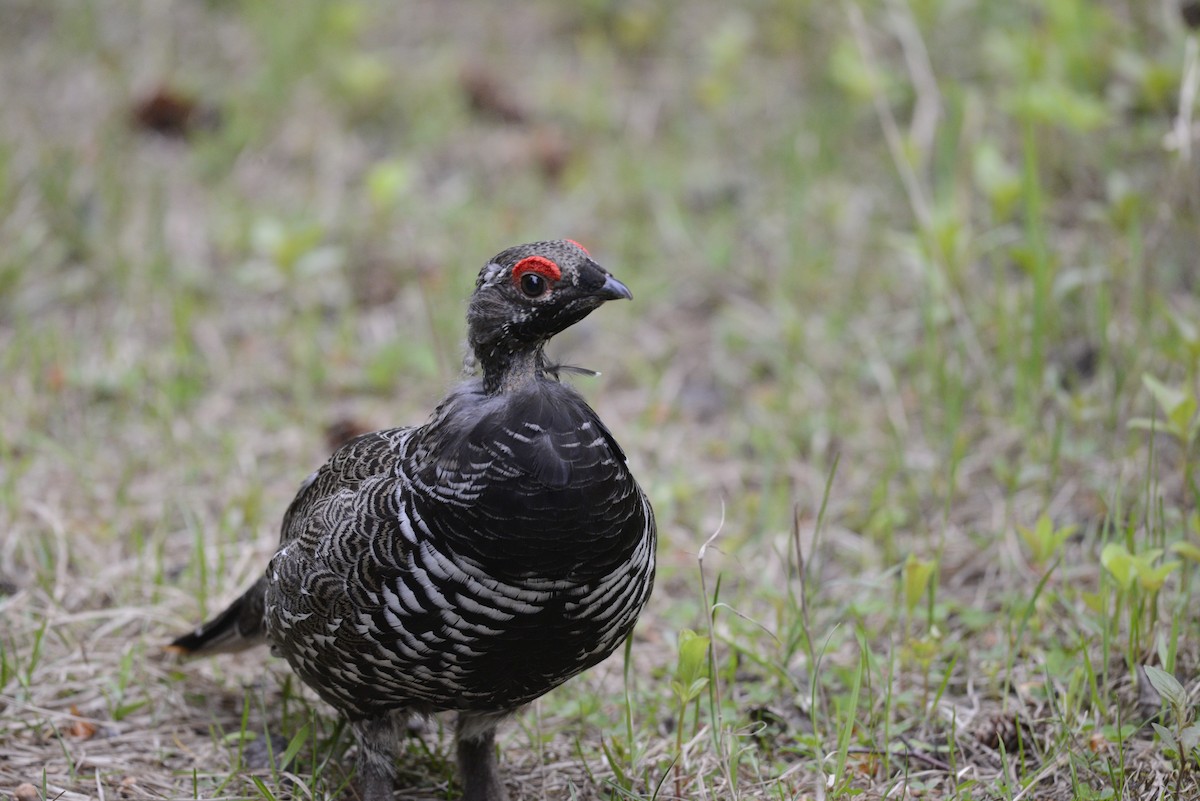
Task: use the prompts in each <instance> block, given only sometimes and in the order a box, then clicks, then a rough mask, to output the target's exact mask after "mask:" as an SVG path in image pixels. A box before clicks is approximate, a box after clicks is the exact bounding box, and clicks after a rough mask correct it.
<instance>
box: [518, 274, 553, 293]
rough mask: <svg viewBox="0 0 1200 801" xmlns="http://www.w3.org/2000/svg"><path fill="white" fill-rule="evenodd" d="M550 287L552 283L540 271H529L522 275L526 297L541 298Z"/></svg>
mask: <svg viewBox="0 0 1200 801" xmlns="http://www.w3.org/2000/svg"><path fill="white" fill-rule="evenodd" d="M549 288H550V283H549V282H548V281H547V280H546V278H545V276H542V275H539V274H538V273H534V272H529V273H525V274H524V275H522V276H521V291H522V292H524V293H525V297H528V298H539V297H541V296H542V295H544V294H546V290H547V289H549Z"/></svg>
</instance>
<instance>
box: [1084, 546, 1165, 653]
mask: <svg viewBox="0 0 1200 801" xmlns="http://www.w3.org/2000/svg"><path fill="white" fill-rule="evenodd" d="M1162 555H1163V551H1162V549H1161V548H1150V549H1147V550H1145V551H1143V552H1141V553H1139V554H1134V553H1131V552H1130V551H1129V549H1128V548H1126V547H1125V546H1124V545H1121V544H1118V543H1115V542H1110V543H1109V544H1108V545H1105V546H1104V550H1103V551H1101V552H1100V564H1101V565H1102V566H1103V567H1104V569H1105V570H1107V571H1108V573H1109V574H1110V575H1111V576H1112V577H1113V578H1114V579H1115V580H1116V582H1117V599H1116V609H1115V610H1114V615H1113V617H1114V619H1119V618H1120V617H1121V612H1122V609H1128V610H1129V657H1130V661H1131V662H1133V661H1137V660H1136V659H1135V657H1136V655H1137V654H1140V653H1142V652H1144V651H1145V650H1146V648H1147V646H1148V643H1149V642H1150V640H1151V638H1152V636H1153V632H1154V627H1155V625H1156V624H1157V623H1158V594H1159V591H1160V590H1161V589H1162V587H1163V584H1164V583H1166V580H1167V577H1168V576H1169V575H1171V573H1173V572H1174V571H1175V570H1176V569H1178V568H1179V564H1180V563H1179V562H1178V561H1171V562H1165V563H1163V564H1157V562H1158V561H1159V559H1160V558H1161V557H1162Z"/></svg>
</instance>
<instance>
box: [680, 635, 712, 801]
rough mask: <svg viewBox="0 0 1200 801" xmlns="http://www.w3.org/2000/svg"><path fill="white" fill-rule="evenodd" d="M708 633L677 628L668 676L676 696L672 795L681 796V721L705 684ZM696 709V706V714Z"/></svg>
mask: <svg viewBox="0 0 1200 801" xmlns="http://www.w3.org/2000/svg"><path fill="white" fill-rule="evenodd" d="M708 643H709V640H708V637H705V636H704V635H702V634H697V633H696V632H694V631H692V630H691V629H684V630H683V631H681V632H679V661H678V662H677V664H676V665H675V677H674V678H673V679H671V694H672V695H673V696H674V699H675V709H676V717H675V795H676V797H678V798H683V797H684V796H683V792H682V788H683V776H682V773H681V771H682V767H683V765H682V763H683V723H684V719H685V718H686V716H687V708H688V706H689V705H690V704H691V703H692V702H693V701H696V700H697V699H699V698H700V696H701V694H703V692H704V690H705V688H706V687H708V678H709V664H708ZM698 714H699V710H697V715H698Z"/></svg>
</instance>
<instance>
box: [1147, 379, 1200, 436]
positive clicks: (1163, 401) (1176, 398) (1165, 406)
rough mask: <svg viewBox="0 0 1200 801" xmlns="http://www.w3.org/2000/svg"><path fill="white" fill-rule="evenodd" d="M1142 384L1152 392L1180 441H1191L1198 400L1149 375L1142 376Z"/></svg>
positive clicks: (1173, 432) (1171, 429)
mask: <svg viewBox="0 0 1200 801" xmlns="http://www.w3.org/2000/svg"><path fill="white" fill-rule="evenodd" d="M1142 384H1144V385H1145V386H1146V388H1147V389H1148V390H1150V394H1152V395H1153V396H1154V400H1155V402H1156V403H1158V407H1159V408H1160V409H1161V410H1162V412H1163V415H1164V416H1165V417H1166V422H1167V427H1168V428H1169V429H1170V431H1171V433H1172V434H1174V435H1175V436H1176V437H1178V438H1179V439H1180V440H1182V441H1184V442H1187V441H1188V440H1189V436H1188V433H1189V427H1190V425H1191V421H1192V418H1193V417H1194V416H1195V414H1196V399H1195V397H1193V396H1192V395H1191V394H1189V393H1188V392H1187V391H1186V390H1183V389H1180V388H1178V387H1171V386H1167V385H1166V384H1164V383H1163V382H1161V381H1159V380H1158V379H1157V378H1155V377H1154V376H1152V375H1150V374H1149V373H1144V374H1143V375H1142Z"/></svg>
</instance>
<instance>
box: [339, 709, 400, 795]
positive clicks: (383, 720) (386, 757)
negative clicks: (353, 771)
mask: <svg viewBox="0 0 1200 801" xmlns="http://www.w3.org/2000/svg"><path fill="white" fill-rule="evenodd" d="M350 726H351V728H352V729H353V730H354V738H355V739H356V740H358V761H357V763H356V765H357V768H358V796H359V798H360V799H362V801H390V799H391V797H392V793H393V791H394V790H395V785H396V747H397V741H396V724H395V719H394V718H392V717H391V716H390V715H389V716H385V717H378V718H367V719H366V720H356V721H353V722H351V724H350Z"/></svg>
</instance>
